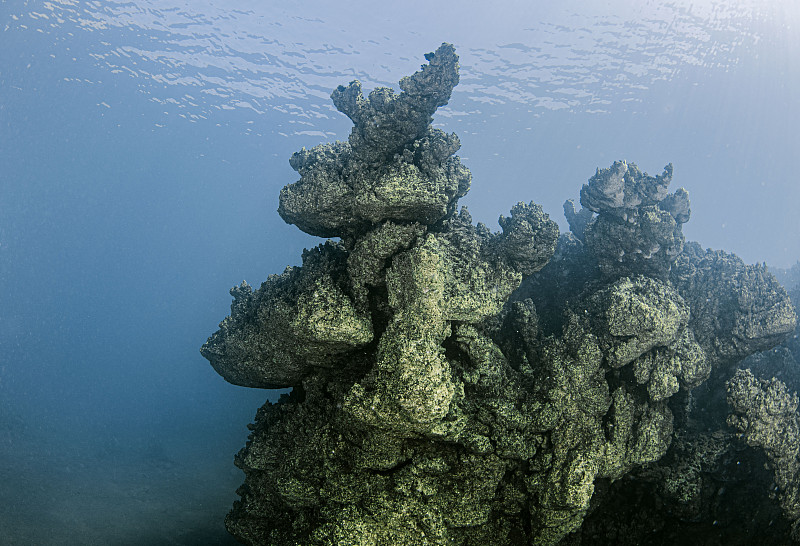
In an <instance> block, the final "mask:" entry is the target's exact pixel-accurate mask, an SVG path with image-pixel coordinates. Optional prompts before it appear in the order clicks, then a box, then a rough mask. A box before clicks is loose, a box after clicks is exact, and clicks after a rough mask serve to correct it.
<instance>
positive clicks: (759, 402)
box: [727, 370, 800, 541]
mask: <svg viewBox="0 0 800 546" xmlns="http://www.w3.org/2000/svg"><path fill="white" fill-rule="evenodd" d="M727 387H728V403H729V404H730V406H731V409H732V410H733V413H732V414H731V415H729V416H728V424H729V425H730V426H732V427H734V428H735V429H737V430H738V431H739V432H740V433H741V434H742V435H743V436H744V440H745V441H746V442H747V444H748V445H751V446H757V447H760V448H762V449H763V450H764V452H765V453H766V455H767V457H768V458H769V460H770V462H771V463H772V471H773V474H774V476H775V487H776V489H777V490H778V500H779V501H780V504H781V508H782V509H783V512H784V514H785V515H786V517H787V518H788V519H789V520H790V521H792V539H793V540H795V541H800V415H799V414H798V413H797V405H798V400H797V393H793V392H789V391H788V390H787V388H786V385H784V384H783V382H781V381H780V380H778V379H775V378H772V379H771V380H764V379H762V380H759V379H756V377H755V376H753V374H752V373H751V372H750V370H738V371H737V372H736V373H735V374H734V376H733V377H732V378H731V379H730V380H729V381H728V383H727Z"/></svg>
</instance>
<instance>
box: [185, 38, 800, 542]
mask: <svg viewBox="0 0 800 546" xmlns="http://www.w3.org/2000/svg"><path fill="white" fill-rule="evenodd" d="M426 59H427V60H428V64H427V65H425V66H423V68H422V69H421V70H420V71H419V72H417V73H415V74H414V75H412V76H410V77H407V78H404V79H403V80H401V82H400V88H401V89H402V92H401V93H400V94H395V93H394V92H393V91H391V90H389V89H376V90H375V91H373V92H372V93H370V94H369V97H368V98H366V99H365V98H364V97H363V95H362V93H361V86H360V84H359V83H358V82H352V83H351V84H350V85H349V86H347V87H339V88H338V89H337V90H336V91H334V93H333V95H332V98H333V101H334V104H335V105H336V107H337V108H338V109H339V110H340V111H341V112H343V113H344V114H346V115H347V116H348V117H349V118H350V119H351V120H353V123H354V128H353V130H352V133H351V134H350V137H349V139H348V141H347V142H336V143H334V144H327V145H321V146H317V147H314V148H312V149H311V150H305V149H304V150H301V151H300V152H298V153H296V154H295V155H294V156H293V157H292V159H291V165H292V167H294V168H295V170H297V171H298V173H299V174H300V180H299V181H297V182H295V183H294V184H290V185H288V186H286V187H285V188H284V189H283V190H282V191H281V195H280V208H279V213H280V214H281V216H282V217H283V218H284V219H285V220H286V221H287V222H289V223H293V224H295V225H297V226H298V227H299V228H300V229H302V230H304V231H306V232H307V233H310V234H313V235H320V236H326V237H340V238H341V240H340V241H339V242H333V241H328V242H326V243H324V244H322V245H320V246H318V247H317V248H315V249H312V250H306V251H305V252H304V253H303V265H302V266H301V267H295V268H287V269H286V271H285V272H284V273H283V274H281V275H272V276H270V277H269V278H268V279H267V281H265V282H264V283H263V284H262V285H261V286H260V288H258V289H256V290H255V291H254V290H253V289H252V288H251V287H250V286H249V285H247V283H243V284H242V285H240V286H238V287H235V288H233V289H232V290H231V294H232V295H233V297H234V301H233V304H232V305H231V315H230V316H229V317H227V318H226V319H225V320H224V321H223V322H222V323H221V324H220V329H219V331H217V332H216V333H215V334H214V335H213V336H211V337H210V338H209V340H208V341H207V342H206V344H205V345H204V346H203V348H202V349H201V352H202V354H203V355H204V356H205V357H206V358H207V359H208V360H209V361H210V362H211V364H212V365H213V366H214V369H215V370H216V371H217V372H218V373H219V374H220V375H222V376H223V377H224V378H225V379H226V380H228V381H230V382H231V383H234V384H238V385H244V386H249V387H261V388H278V387H292V388H293V390H292V393H291V394H290V395H285V396H284V397H283V398H282V399H281V401H280V402H279V403H277V404H270V403H267V404H266V405H265V406H263V407H262V408H261V409H260V410H259V411H258V413H257V415H256V420H255V423H254V424H253V425H251V430H252V434H251V436H250V439H249V441H248V443H247V446H246V447H245V448H244V449H243V450H242V451H241V452H240V453H239V454H238V455H237V457H236V465H237V466H238V467H239V468H241V469H242V470H244V472H245V476H246V477H245V483H244V485H243V486H242V487H241V488H240V489H239V491H238V493H239V495H240V496H241V500H240V501H237V503H236V504H235V505H234V508H233V510H232V511H231V513H230V514H229V516H228V518H227V520H226V525H227V527H228V529H229V531H230V532H231V533H233V534H234V535H235V536H236V537H237V538H238V539H239V540H240V541H242V542H244V543H247V544H271V545H284V544H285V545H289V544H291V545H294V544H304V545H315V544H318V545H327V544H352V545H367V544H369V545H377V544H398V545H404V544H407V545H415V546H416V545H427V544H430V545H445V544H447V545H453V544H463V545H477V544H500V545H503V544H506V545H519V544H556V543H558V542H559V541H561V540H562V539H564V537H566V536H567V535H568V534H569V533H573V535H572V537H571V538H570V540H573V541H574V540H580V536H581V535H580V533H581V532H582V531H581V526H582V523H583V521H584V518H585V517H586V516H587V514H588V513H589V512H590V510H597V506H600V504H599V503H600V501H601V500H602V498H601V497H602V495H600V496H598V495H596V494H595V490H596V486H597V484H601V485H603V484H609V483H614V482H615V481H617V480H619V479H620V478H622V477H628V478H629V479H632V480H633V479H638V478H637V476H639V473H640V471H641V470H642V469H643V468H652V467H653V465H657V464H658V463H659V461H661V460H662V459H664V458H665V454H666V453H667V452H668V450H669V449H670V445H671V443H672V441H673V437H675V436H676V435H679V434H681V436H680V437H681V438H682V439H685V438H690V439H691V438H692V437H691V434H689V432H691V431H690V430H689V428H687V431H688V432H685V433H684V432H682V431H681V430H680V429H678V428H676V427H681V426H683V427H688V425H687V423H689V419H688V417H687V415H689V413H690V411H691V409H690V408H689V409H687V408H688V407H689V405H687V404H685V403H683V402H681V403H678V404H673V402H674V401H676V400H682V401H684V402H685V400H686V397H687V396H690V393H691V392H692V390H693V389H696V388H697V387H698V386H699V385H701V384H704V383H705V382H707V379H708V378H709V376H711V375H712V374H713V373H714V371H715V370H727V369H729V367H730V366H731V365H732V363H735V362H737V361H738V360H741V359H742V358H744V357H745V356H747V355H748V354H751V353H753V352H755V351H757V350H763V349H764V348H767V347H769V346H771V345H772V344H774V343H777V342H779V341H780V340H781V339H782V337H783V336H785V335H786V333H788V332H790V331H792V330H793V328H794V324H795V323H794V320H795V318H794V313H793V311H792V308H791V304H789V303H787V302H788V299H787V297H786V294H785V292H782V291H781V290H780V289H779V287H777V285H776V283H774V279H772V277H771V276H770V275H769V274H768V273H766V271H764V270H762V269H758V268H755V269H753V268H750V267H748V266H745V265H744V264H742V263H741V261H740V260H739V261H737V260H738V259H737V258H735V257H732V256H729V255H725V254H719V253H716V254H715V253H712V252H710V251H709V252H707V253H703V252H702V251H701V250H699V248H698V247H696V246H694V245H687V246H686V248H685V249H684V241H683V235H682V233H681V224H683V223H685V222H686V221H687V220H688V218H689V201H688V194H687V193H686V191H685V190H683V189H680V190H678V191H677V192H675V193H673V194H668V193H667V186H668V184H669V182H670V179H671V175H672V168H671V166H668V167H667V169H666V170H665V172H664V174H662V175H660V176H658V177H650V176H648V175H647V174H646V173H642V172H641V171H639V170H638V168H636V167H635V165H633V164H628V163H625V162H617V163H615V164H614V165H612V167H611V168H609V169H605V170H598V172H597V174H596V175H595V176H594V177H592V178H591V179H590V180H589V183H588V184H587V185H586V186H584V189H583V190H582V191H581V203H582V204H583V206H584V209H583V210H582V211H580V212H576V211H575V210H574V207H573V206H572V204H571V203H570V204H568V205H565V212H566V214H567V217H568V219H569V221H570V224H571V226H572V229H573V231H574V235H573V234H565V235H562V236H561V237H559V233H558V228H557V227H556V224H555V222H553V221H552V220H550V219H549V217H548V216H547V215H546V214H545V213H544V212H543V211H542V209H541V207H540V206H538V205H536V204H534V203H532V202H531V203H528V204H525V203H522V202H521V203H518V204H516V205H514V206H513V207H512V209H511V214H510V216H509V217H503V216H501V217H500V220H499V224H500V227H501V228H502V231H501V232H497V233H493V232H491V231H490V230H489V229H488V228H487V227H486V226H484V225H482V224H478V225H477V226H476V225H473V223H472V220H471V218H470V216H469V213H468V212H467V211H466V209H463V208H462V209H461V211H457V201H458V199H459V198H460V197H462V196H463V195H465V194H466V192H467V191H468V190H469V185H470V179H471V176H470V173H469V171H468V170H467V168H466V167H464V166H463V165H461V163H460V161H459V159H458V157H457V156H455V155H454V154H455V152H456V151H457V150H458V147H459V143H458V138H457V137H456V136H455V135H447V134H445V133H444V132H442V131H438V130H435V129H432V128H431V127H430V123H431V119H432V115H433V113H434V112H435V110H436V108H438V107H439V106H442V105H444V104H446V103H447V101H448V99H449V97H450V94H451V92H452V90H453V88H454V86H455V85H456V84H457V83H458V57H457V56H456V55H455V51H454V49H453V47H452V46H451V45H449V44H442V46H441V47H440V48H439V49H437V51H436V52H435V53H430V54H428V55H426ZM557 247H558V248H557ZM721 310H725V312H726V313H727V315H728V316H727V317H726V319H725V320H714V316H715V314H716V313H718V312H721ZM723 391H724V387H723ZM739 399H744V398H742V397H739ZM737 400H738V399H737ZM795 405H796V404H795ZM674 407H680V408H683V409H682V410H681V413H680V415H679V417H680V420H676V417H675V415H674ZM736 411H739V410H738V409H737V410H736ZM792 411H794V410H793V409H792ZM721 419H722V421H724V419H725V416H724V415H722V416H721ZM692 430H694V429H692ZM697 434H699V433H697ZM729 440H730V438H729ZM682 442H683V443H682V444H681V445H682V446H685V445H687V444H686V441H684V440H682ZM703 445H706V444H703ZM709 445H711V444H709ZM713 445H716V444H713ZM721 445H723V446H724V445H727V444H725V443H724V442H723V443H722V444H721ZM720 449H722V448H720ZM700 452H702V453H706V452H709V451H708V450H705V451H703V450H698V449H689V448H686V449H684V450H683V451H681V453H690V454H696V453H700ZM715 453H716V451H715ZM692 456H694V455H692ZM686 457H689V455H687V456H686ZM671 468H673V467H670V466H664V471H663V472H661V474H659V476H661V478H659V479H661V481H662V482H663V483H672V482H670V479H671V478H670V476H674V475H675V474H676V473H675V472H672V473H670V472H671V470H670V469H671ZM675 468H678V467H675ZM698 472H699V471H698ZM697 475H698V476H700V474H699V473H698V474H697ZM698 479H699V478H698ZM678 489H679V488H675V487H673V488H672V489H669V488H667V487H665V488H664V490H665V491H666V490H670V491H677V490H678ZM604 491H605V489H604ZM664 496H665V498H667V495H666V494H665V495H664ZM593 498H594V501H593V500H592V499H593ZM667 500H669V499H668V498H667Z"/></svg>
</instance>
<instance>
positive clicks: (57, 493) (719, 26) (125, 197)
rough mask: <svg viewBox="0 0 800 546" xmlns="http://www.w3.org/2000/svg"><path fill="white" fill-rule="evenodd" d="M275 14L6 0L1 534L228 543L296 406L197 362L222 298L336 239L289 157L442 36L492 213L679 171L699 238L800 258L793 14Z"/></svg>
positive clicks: (366, 8)
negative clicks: (277, 429)
mask: <svg viewBox="0 0 800 546" xmlns="http://www.w3.org/2000/svg"><path fill="white" fill-rule="evenodd" d="M283 4H284V3H278V2H259V3H256V2H244V1H231V2H224V3H222V2H214V1H211V0H204V1H199V2H191V3H189V2H177V1H170V0H164V1H159V0H154V1H134V2H114V1H108V0H98V1H92V2H83V1H78V0H60V1H52V2H35V1H29V2H23V1H20V0H10V1H2V2H0V287H1V288H2V289H1V290H0V506H2V507H3V509H2V510H0V530H2V531H0V533H2V536H0V543H3V544H6V543H7V544H215V543H219V544H225V543H228V542H230V539H229V538H228V537H227V535H226V533H225V531H224V528H223V524H222V521H223V518H224V515H225V513H226V512H227V510H228V508H229V507H230V505H231V503H232V502H233V500H234V499H235V498H236V495H235V493H234V491H235V489H236V487H237V486H238V485H239V484H240V483H241V481H242V479H243V476H242V475H241V474H240V472H239V471H238V470H237V469H236V468H235V467H234V466H233V464H232V458H233V455H234V453H235V452H236V451H237V450H238V449H239V448H240V447H242V446H243V445H244V442H245V440H246V436H247V429H246V424H247V423H248V422H249V421H250V420H251V419H252V418H253V415H254V413H255V410H256V408H257V407H258V406H260V405H261V404H263V402H264V401H265V400H266V399H275V398H276V397H277V395H278V394H279V393H276V392H268V391H257V390H248V389H243V388H239V387H234V386H231V385H228V384H226V383H225V382H224V381H223V380H222V379H221V378H220V377H218V376H217V375H216V374H215V373H214V372H213V370H212V369H211V367H210V366H209V365H208V363H207V362H206V361H205V360H204V359H203V358H202V357H201V356H200V354H199V352H198V349H199V347H200V345H201V344H202V343H203V342H204V341H205V339H206V337H207V336H208V335H210V334H211V333H212V332H213V331H214V330H215V329H216V326H217V323H218V322H219V321H220V320H221V319H222V318H224V316H225V315H226V314H227V313H228V312H229V304H230V297H229V296H228V293H227V290H228V289H229V288H230V287H231V286H233V285H236V284H239V283H240V282H241V281H242V280H243V279H246V280H247V281H248V282H249V283H250V284H251V285H255V286H257V285H258V284H259V283H260V282H261V281H262V280H264V279H265V278H266V277H267V275H268V274H270V273H279V272H281V271H282V270H283V268H284V267H285V266H286V265H294V264H298V263H299V260H300V253H301V251H302V249H303V247H304V246H305V247H308V246H312V245H315V244H317V242H318V240H316V239H314V238H311V237H309V236H306V235H304V234H302V233H300V232H299V230H297V229H296V228H294V227H293V226H288V225H285V224H284V223H283V222H282V221H281V219H280V218H279V217H278V215H277V213H276V208H277V197H278V191H279V190H280V188H281V187H282V186H284V185H285V184H288V183H291V182H294V181H295V180H296V179H297V176H296V173H294V172H293V171H292V170H291V168H290V167H289V164H288V158H289V156H290V155H291V154H292V153H293V152H294V151H296V150H298V149H300V147H302V146H306V147H311V146H314V145H316V144H319V143H321V142H326V141H331V140H334V139H337V138H338V139H344V138H346V136H347V134H348V133H349V128H350V122H349V120H347V118H345V117H344V116H343V115H341V114H339V113H337V112H336V111H335V109H334V108H333V106H332V104H331V102H330V100H329V98H328V95H329V93H330V91H331V90H332V89H333V88H335V87H336V86H337V85H340V84H346V83H348V82H349V81H350V80H352V79H355V78H358V79H360V80H361V81H362V82H363V84H364V86H365V88H367V89H371V88H372V87H374V86H377V85H388V86H394V87H395V88H397V80H399V79H400V78H401V77H402V76H404V75H407V74H411V73H412V72H414V71H415V70H416V69H418V67H419V65H420V64H422V63H423V62H424V59H423V54H424V53H426V52H428V51H432V50H434V49H435V48H436V47H437V46H438V45H439V44H440V43H441V42H442V41H449V42H452V43H454V44H455V46H456V49H457V52H458V54H459V55H460V57H461V84H460V85H459V86H458V87H457V88H456V90H455V92H454V94H453V97H452V100H451V101H450V103H449V105H448V106H446V107H444V108H442V109H441V110H440V111H439V113H438V114H437V116H436V118H435V125H436V126H437V127H441V128H443V129H445V130H447V131H448V132H451V131H452V132H456V133H457V134H458V135H459V136H460V138H461V141H462V149H461V152H460V155H461V157H462V159H463V162H464V163H465V164H466V165H467V166H468V167H470V169H471V170H472V173H473V189H472V190H471V192H470V194H469V195H468V196H467V197H466V198H465V199H464V200H462V203H463V204H465V205H467V206H468V207H469V208H470V211H471V213H472V216H473V218H474V219H475V220H476V221H483V222H485V223H487V224H489V225H490V226H496V219H497V216H498V215H500V214H507V213H508V210H509V208H510V207H511V206H512V205H513V204H514V203H516V202H517V201H530V200H534V201H536V202H538V203H540V204H542V205H543V206H544V208H545V210H546V211H547V212H548V213H550V215H551V216H552V217H553V218H554V219H556V220H557V221H558V222H559V223H560V225H561V226H562V229H563V228H564V227H565V226H566V224H565V222H564V220H563V216H562V213H561V204H562V203H563V202H564V200H565V199H568V198H577V196H578V192H579V190H580V187H581V185H582V184H583V183H584V182H585V181H586V180H587V178H589V177H590V176H591V175H592V174H594V171H595V169H596V168H597V167H608V166H609V165H610V164H611V163H612V162H613V161H614V160H615V159H627V160H630V161H634V162H636V163H637V164H638V165H639V166H640V167H641V168H642V169H643V170H646V171H648V172H650V173H652V174H656V173H660V172H661V170H662V168H663V166H664V165H665V164H666V163H668V162H672V163H673V164H674V165H675V176H674V179H673V186H674V187H679V186H684V187H686V188H687V189H688V190H689V193H690V196H691V200H692V219H691V220H690V222H689V223H688V224H686V225H685V226H684V233H685V234H686V236H687V239H691V240H698V241H700V242H701V244H703V245H704V246H707V247H713V248H722V249H725V250H728V251H731V252H735V253H737V254H738V255H739V256H741V257H742V258H743V259H744V260H745V261H746V262H748V263H753V262H767V263H768V264H771V265H774V266H777V267H788V266H790V265H792V264H794V263H795V262H796V261H797V260H798V258H800V235H799V234H800V215H798V214H797V211H798V208H799V207H800V184H798V182H797V165H796V160H797V158H798V157H799V156H800V140H799V139H798V138H797V127H798V126H800V103H798V101H797V100H796V91H797V89H798V88H800V64H798V63H797V61H796V60H797V57H798V54H800V8H798V7H797V6H796V5H794V4H795V3H793V2H790V1H788V0H786V1H785V2H778V1H776V2H771V3H769V4H767V3H765V2H762V1H759V0H752V1H750V2H738V3H737V2H725V3H717V4H711V3H705V2H694V3H692V2H688V1H675V2H671V3H668V4H657V3H651V2H635V1H633V0H630V1H629V2H624V1H620V0H615V1H611V2H602V3H600V2H598V3H596V4H597V5H596V6H595V7H592V8H587V7H586V6H585V5H584V4H585V2H577V1H572V2H559V3H553V2H543V1H542V2H540V1H536V2H516V1H501V2H495V3H485V5H477V4H475V3H471V2H468V3H463V2H436V3H432V2H419V1H410V2H403V3H397V4H386V5H383V4H381V7H380V9H376V8H375V7H374V6H376V5H377V4H376V3H374V2H348V3H347V6H348V7H349V9H348V10H345V9H344V8H343V6H342V5H340V4H335V3H331V2H323V1H321V0H319V1H309V2H293V3H291V4H290V5H289V6H288V7H287V6H284V5H283ZM463 4H467V5H466V6H465V5H463Z"/></svg>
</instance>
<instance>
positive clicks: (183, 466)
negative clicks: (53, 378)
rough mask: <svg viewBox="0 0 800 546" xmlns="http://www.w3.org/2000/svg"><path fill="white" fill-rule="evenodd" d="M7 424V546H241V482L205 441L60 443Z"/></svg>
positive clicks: (1, 499)
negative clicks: (236, 533) (228, 525)
mask: <svg viewBox="0 0 800 546" xmlns="http://www.w3.org/2000/svg"><path fill="white" fill-rule="evenodd" d="M2 417H3V416H0V506H1V507H2V509H0V544H2V545H11V544H13V545H17V544H18V545H26V546H28V545H36V546H39V545H42V546H45V545H51V544H52V545H56V544H57V545H72V544H75V545H93V544H97V545H101V544H102V545H138V544H142V545H148V546H151V545H228V544H238V543H237V542H236V541H235V540H234V539H233V538H232V537H231V536H230V535H229V534H228V533H227V531H226V530H225V527H224V523H223V522H224V518H225V514H226V513H227V512H228V510H229V509H230V507H231V505H232V504H233V501H234V500H235V499H236V498H237V497H236V494H235V491H236V488H237V487H238V486H239V485H240V484H241V483H242V481H243V479H244V475H243V474H242V473H241V471H239V470H238V469H237V468H236V467H234V465H233V460H232V459H233V454H234V453H235V450H233V451H230V449H229V446H228V445H227V444H226V445H225V447H224V450H225V451H224V452H222V451H221V450H220V449H217V447H219V446H217V447H215V446H214V445H213V444H214V443H215V441H214V440H213V439H210V438H213V436H212V435H211V434H209V433H208V431H204V432H200V430H201V429H200V428H198V431H197V432H195V433H194V434H192V433H187V434H186V435H183V436H182V435H176V434H169V435H164V436H163V437H154V436H152V435H147V434H142V433H141V432H139V433H136V432H133V433H132V432H130V431H126V434H124V436H123V434H122V433H114V432H112V431H109V430H108V429H107V428H106V429H98V428H95V429H83V430H78V431H76V430H75V429H74V428H66V429H62V430H61V433H60V434H59V432H58V431H53V430H50V431H44V430H41V429H36V428H33V427H31V426H26V425H25V424H24V423H23V422H22V421H21V420H20V419H18V418H16V419H8V418H6V419H3V418H2ZM6 417H7V416H6ZM245 438H246V432H243V434H242V440H241V441H242V445H244V441H245ZM228 443H229V442H228ZM240 447H241V446H240Z"/></svg>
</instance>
